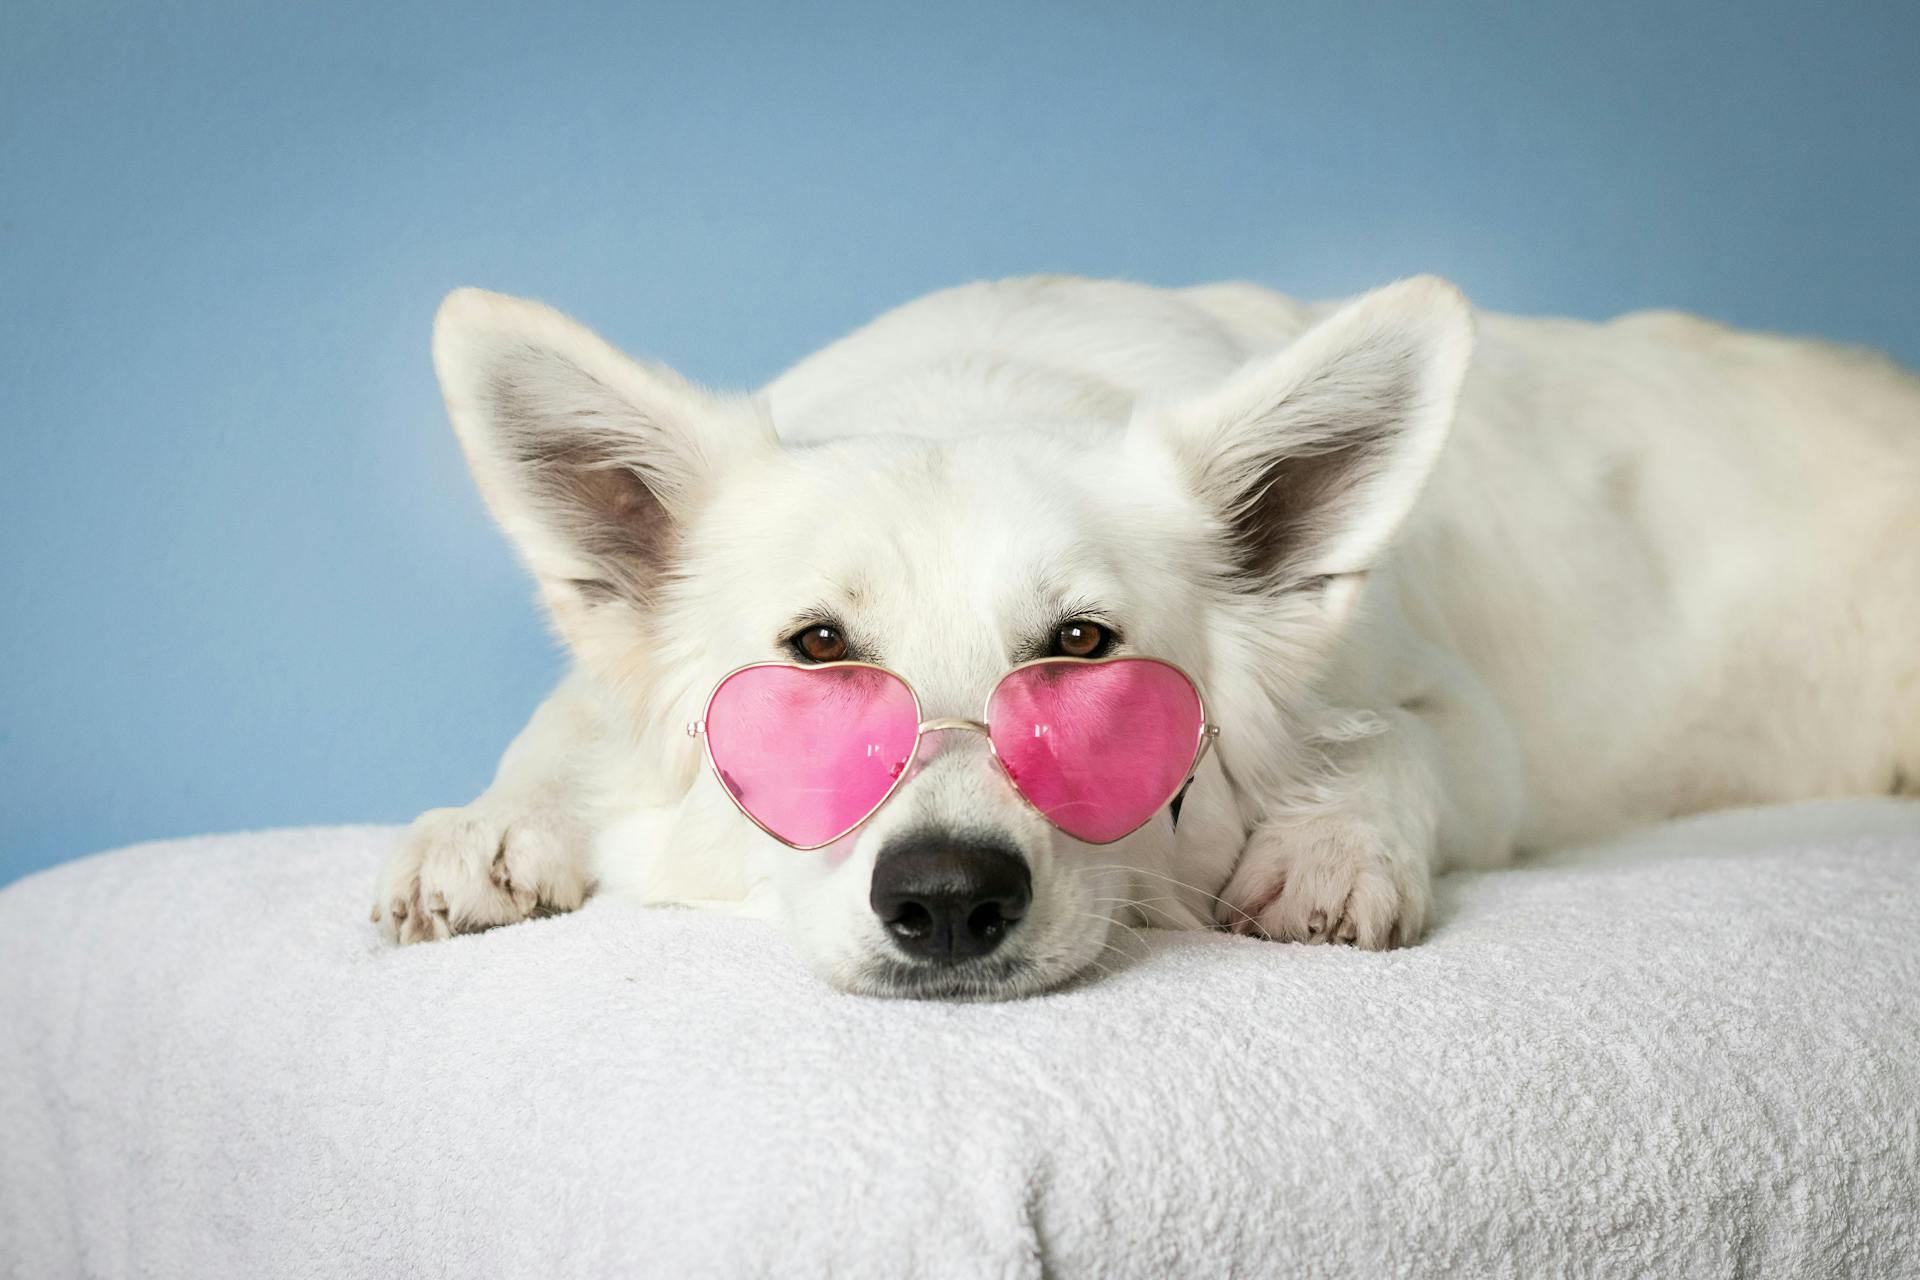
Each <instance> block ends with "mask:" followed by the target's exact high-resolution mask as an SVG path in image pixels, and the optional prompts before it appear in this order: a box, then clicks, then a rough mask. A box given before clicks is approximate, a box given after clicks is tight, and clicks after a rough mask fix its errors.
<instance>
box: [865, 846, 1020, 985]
mask: <svg viewBox="0 0 1920 1280" xmlns="http://www.w3.org/2000/svg"><path fill="white" fill-rule="evenodd" d="M1032 900H1033V878H1032V877H1031V876H1030V875H1028V874H1027V864H1026V861H1025V860H1024V859H1023V858H1021V856H1020V855H1019V853H1018V852H1016V851H1015V850H1014V849H1012V848H1009V847H1008V846H1006V845H1003V844H995V843H993V842H992V841H988V840H975V839H967V838H965V837H962V836H953V835H946V834H942V833H937V832H923V833H919V834H916V835H911V836H905V837H903V838H901V839H899V840H895V841H894V842H892V843H891V844H889V845H887V846H886V847H885V848H883V849H882V850H880V857H879V860H878V861H877V862H876V863H875V864H874V868H873V891H872V892H871V893H870V894H869V895H868V898H867V901H868V902H870V903H872V904H873V913H874V914H875V915H877V916H879V917H880V923H881V924H883V925H885V926H886V929H887V932H888V933H889V934H892V935H893V940H894V941H895V942H896V943H898V944H899V946H900V949H901V950H903V951H905V952H906V953H907V954H909V955H913V956H918V957H920V958H921V959H923V960H932V961H935V962H936V963H939V964H954V963H957V962H958V961H961V960H971V959H972V958H974V957H975V956H984V955H986V954H987V953H988V952H989V951H991V950H993V949H994V948H995V947H997V946H999V945H1000V943H1001V940H1002V939H1004V938H1005V937H1006V936H1007V935H1008V934H1009V933H1012V932H1013V928H1014V926H1015V925H1017V924H1019V923H1020V917H1022V916H1024V915H1026V914H1027V904H1028V903H1030V902H1031V901H1032Z"/></svg>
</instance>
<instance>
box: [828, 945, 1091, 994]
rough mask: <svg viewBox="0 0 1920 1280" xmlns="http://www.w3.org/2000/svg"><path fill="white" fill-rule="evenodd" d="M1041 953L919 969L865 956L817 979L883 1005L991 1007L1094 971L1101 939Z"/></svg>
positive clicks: (893, 958) (882, 957) (890, 958)
mask: <svg viewBox="0 0 1920 1280" xmlns="http://www.w3.org/2000/svg"><path fill="white" fill-rule="evenodd" d="M1077 941H1079V942H1080V943H1081V945H1078V946H1072V947H1068V948H1062V949H1059V950H1054V949H1049V950H1048V951H1047V952H1046V953H1045V954H1038V955H1036V954H1029V953H1025V952H1022V953H1016V954H1012V955H1005V956H997V955H996V956H986V957H983V958H981V959H979V960H969V961H967V962H965V963H963V964H957V965H930V964H919V963H914V962H912V961H908V960H903V959H900V958H898V957H896V956H890V955H868V956H864V957H862V958H861V959H859V960H857V961H854V962H852V963H850V964H847V965H845V966H840V967H836V968H835V969H834V970H833V971H823V972H822V974H821V976H822V977H824V978H826V980H827V981H828V982H830V983H832V984H833V985H834V986H836V987H839V988H840V989H841V990H843V991H846V992H849V993H851V994H854V995H862V996H878V997H880V998H882V999H888V1000H953V1001H975V1002H991V1001H998V1000H1019V999H1023V998H1025V997H1027V996H1036V995H1041V994H1043V993H1045V992H1048V991H1053V990H1055V989H1057V988H1060V987H1064V986H1066V985H1068V984H1069V983H1072V982H1076V981H1079V980H1081V979H1083V978H1085V977H1087V976H1088V975H1089V974H1092V973H1096V972H1097V966H1096V965H1095V960H1096V958H1097V957H1098V956H1099V954H1100V952H1101V951H1102V950H1103V949H1105V948H1106V945H1107V944H1106V939H1105V938H1104V937H1095V936H1091V935H1090V936H1088V937H1087V938H1085V939H1081V940H1077Z"/></svg>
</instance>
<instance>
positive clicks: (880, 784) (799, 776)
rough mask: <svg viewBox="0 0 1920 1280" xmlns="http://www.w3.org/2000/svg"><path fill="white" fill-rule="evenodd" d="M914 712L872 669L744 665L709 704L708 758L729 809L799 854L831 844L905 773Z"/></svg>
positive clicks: (894, 682)
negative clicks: (729, 802)
mask: <svg viewBox="0 0 1920 1280" xmlns="http://www.w3.org/2000/svg"><path fill="white" fill-rule="evenodd" d="M919 731H920V708H919V705H918V703H917V702H916V701H915V699H914V696H913V690H911V689H909V688H908V687H907V685H906V682H905V681H903V680H901V679H900V677H898V676H896V675H894V674H892V673H891V672H887V671H881V670H879V669H877V668H874V667H820V668H811V669H810V668H806V667H784V666H764V667H747V668H746V669H744V670H741V671H736V672H734V673H733V674H732V675H730V676H728V677H727V678H726V679H725V680H722V681H721V682H720V686H719V687H718V688H717V689H715V690H714V691H713V697H712V698H711V699H710V700H709V701H708V703H707V718H706V736H707V750H708V751H709V752H710V753H711V754H712V757H713V766H714V770H715V772H717V773H718V774H719V775H720V783H721V785H722V786H724V787H726V789H727V790H728V791H729V792H730V793H731V794H732V796H733V798H734V801H735V803H737V804H738V805H739V806H740V808H741V809H742V810H743V811H744V812H745V813H746V814H747V816H749V817H751V818H752V819H753V820H754V821H755V822H757V823H759V824H760V825H761V826H762V827H765V828H766V829H767V830H768V831H769V832H771V833H773V835H775V836H776V837H778V838H779V839H781V840H784V841H786V842H787V843H788V844H791V845H795V846H797V847H799V848H802V849H814V848H818V847H820V846H821V845H825V844H831V843H832V842H833V841H835V840H837V839H839V838H840V837H841V836H843V835H845V834H846V833H847V832H849V831H851V830H853V829H854V828H855V827H857V826H859V825H860V823H861V822H863V821H865V819H866V817H867V815H868V814H871V813H872V812H873V811H874V810H875V809H877V808H879V807H880V802H881V801H883V800H885V799H886V798H887V794H888V793H889V792H891V791H892V790H893V787H894V784H895V783H896V782H898V781H899V779H900V776H901V775H902V774H903V773H905V772H906V767H907V761H908V760H909V759H910V758H911V757H912V755H913V744H914V739H915V738H916V737H917V736H918V735H919Z"/></svg>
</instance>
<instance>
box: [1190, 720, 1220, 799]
mask: <svg viewBox="0 0 1920 1280" xmlns="http://www.w3.org/2000/svg"><path fill="white" fill-rule="evenodd" d="M1219 736H1220V726H1219V725H1217V724H1210V725H1208V726H1207V733H1206V736H1205V737H1204V738H1201V739H1200V750H1199V753H1198V754H1196V755H1195V756H1194V757H1193V768H1192V769H1190V770H1189V771H1188V772H1187V780H1186V781H1185V782H1183V783H1181V784H1180V789H1181V790H1183V791H1184V790H1186V789H1187V787H1189V786H1191V785H1192V784H1193V780H1194V779H1195V778H1197V777H1199V776H1200V766H1201V765H1203V764H1205V763H1206V762H1207V753H1208V752H1209V751H1212V750H1213V740H1214V739H1215V738H1217V737H1219Z"/></svg>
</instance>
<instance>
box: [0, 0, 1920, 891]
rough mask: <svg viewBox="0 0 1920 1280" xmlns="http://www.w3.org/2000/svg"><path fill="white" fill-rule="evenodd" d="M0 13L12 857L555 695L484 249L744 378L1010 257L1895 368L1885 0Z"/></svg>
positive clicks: (226, 802) (243, 813)
mask: <svg viewBox="0 0 1920 1280" xmlns="http://www.w3.org/2000/svg"><path fill="white" fill-rule="evenodd" d="M800 9H801V6H797V5H784V4H783V5H765V6H740V7H726V6H719V5H699V6H694V5H687V6H676V7H673V8H667V7H658V8H649V7H648V6H644V5H623V6H614V5H606V6H602V7H597V8H595V7H589V8H583V9H579V10H576V11H574V12H572V13H570V14H564V13H562V12H560V11H559V10H558V9H555V8H553V7H551V6H547V5H535V4H523V5H517V6H506V7H502V6H499V5H496V4H490V3H485V2H480V3H475V2H472V0H465V2H463V3H459V4H454V3H411V2H408V0H379V2H378V3H328V4H325V5H305V6H302V5H291V4H288V5H260V4H253V3H235V4H226V5H221V4H204V3H174V4H165V5H156V4H146V3H141V4H101V3H95V2H93V0H8V2H7V3H6V4H5V5H3V6H0V432H4V446H5V447H4V450H3V451H0V881H3V880H5V879H9V878H12V877H14V876H17V875H20V874H22V873H24V872H26V871H28V870H31V869H33V868H36V867H39V866H42V865H45V864H47V863H50V862H54V861H57V860H60V859H62V858H66V857H70V856H75V855H78V854H82V853H86V852H89V851H92V850H95V849H99V848H104V847H107V846H111V845H113V844H116V843H121V842H125V841H130V840H134V839H138V838H143V837H149V836H164V835H173V834H181V833H187V832H194V831H202V830H210V829H218V828H234V827H247V826H262V825H270V824H281V823H304V822H326V821H338V820H369V819H382V820H396V821H398V820H404V819H406V818H408V817H410V816H411V815H412V814H413V812H414V811H416V810H418V809H420V808H422V807H424V806H428V805H433V804H441V803H449V802H459V801H462V800H464V799H466V798H468V797H470V796H471V795H472V794H474V793H475V792H476V791H477V790H478V789H479V788H480V787H481V786H482V785H483V784H484V783H485V781H486V779H487V777H488V776H489V774H490V771H491V768H492V764H493V761H494V759H495V757H496V756H497V754H498V753H499V751H500V749H501V747H503V746H504V745H505V743H506V742H507V740H508V738H509V736H510V735H511V734H512V733H513V731H514V730H515V729H516V728H517V727H518V726H519V724H520V722H521V720H522V719H523V718H524V716H525V715H526V713H527V712H528V711H529V710H530V709H531V708H532V706H533V705H534V704H535V702H536V701H537V700H538V699H539V698H540V696H541V695H542V693H543V691H544V690H545V689H546V688H547V686H548V685H549V684H550V682H551V681H552V680H553V679H554V678H555V676H556V674H557V672H558V671H559V669H560V666H561V660H560V657H559V655H558V654H557V653H556V652H555V651H554V648H553V647H552V645H551V644H550V643H549V642H548V640H547V638H546V636H545V633H544V632H543V630H542V625H541V622H540V620H539V619H538V617H537V616H536V613H535V611H534V609H533V607H532V604H531V591H530V589H529V587H528V586H527V584H526V583H525V581H524V580H523V578H522V576H521V574H520V572H519V570H518V569H517V568H516V566H515V565H514V564H513V562H512V560H511V559H510V557H509V555H508V552H507V550H506V548H505V547H504V546H503V544H502V543H501V541H500V540H499V538H498V537H497V536H496V535H495V534H494V532H493V531H492V529H491V528H490V526H489V525H488V523H487V520H486V518H485V515H484V512H483V511H482V509H481V507H480V504H479V502H478V500H477V499H476V497H475V495H474V494H473V492H472V490H471V488H470V487H469V485H468V482H467V479H466V476H465V474H464V471H463V469H462V466H461V463H460V461H459V458H458V455H457V452H456V450H455V447H454V443H453V439H452V437H451V434H450V432H449V431H448V429H447V427H446V425H445V422H444V419H443V418H442V415H441V410H440V407H439V404H438V400H437V393H436V391H435V388H434V385H433V379H432V374H431V370H430V369H429V366H428V361H427V343H426V340H427V325H428V319H429V317H430V316H431V314H432V311H433V307H434V305H435V303H436V302H437V300H438V299H439V297H440V295H441V294H442V293H443V292H444V291H445V290H447V289H448V288H450V287H452V286H454V285H458V284H463V283H479V284H485V285H488V286H490V287H492V288H496V289H504V290H508V291H515V292H522V293H528V294H534V295H538V296H540V297H543V298H546V299H548V300H549V301H552V302H554V303H556V304H558V305H560V306H562V307H564V308H565V309H568V310H570V311H573V312H574V313H576V314H578V315H580V316H581V317H583V318H584V319H586V320H587V321H588V322H590V323H592V324H594V325H596V326H597V327H599V328H601V329H602V330H603V331H604V332H606V333H607V334H608V335H609V336H610V337H612V338H613V339H614V340H615V341H617V342H619V343H621V344H623V345H625V346H627V347H629V348H630V349H633V350H637V351H641V352H645V353H647V354H649V355H652V356H656V357H659V358H663V359H665V360H668V361H670V362H672V363H675V364H677V365H679V366H681V367H682V368H684V369H685V370H686V371H687V372H689V373H690V374H692V375H694V376H696V377H699V378H701V379H704V380H707V381H710V382H715V383H720V384H733V385H746V384H752V383H755V382H757V381H759V380H761V379H764V378H765V377H767V376H768V375H770V374H772V373H773V372H775V371H776V370H778V369H779V368H780V367H781V366H782V365H783V364H785V363H786V362H788V361H789V360H791V359H793V358H794V357H796V356H798V355H800V354H802V353H803V352H805V351H806V350H807V349H808V348H810V347H812V346H813V345H815V344H817V343H820V342H822V341H824V340H826V339H828V338H830V337H833V336H835V335H836V334H838V333H839V332H841V331H842V330H844V329H846V328H848V327H849V326H851V325H853V324H855V323H857V322H858V321H860V320H862V319H863V318H865V317H867V316H868V315H870V314H871V313H873V312H875V311H877V310H879V309H881V308H884V307H886V306H888V305H889V304H892V303H894V302H897V301H899V300H901V299H904V298H906V297H909V296H911V295H913V294H916V293H919V292H922V291H924V290H927V289H930V288H933V287H936V286H939V285H944V284H949V283H954V282H957V281H960V280H964V279H968V278H971V277H976V276H982V275H994V274H1004V273H1012V272H1026V271H1034V270H1050V271H1073V272H1083V273H1089V274H1102V275H1121V276H1131V277H1136V278H1140V279H1145V280H1150V281H1156V282H1163V283H1182V282H1191V281H1196V280H1203V279H1210V278H1217V277H1235V276H1244V277H1250V278H1253V279H1258V280H1263V281H1267V282H1271V283H1273V284H1276V285H1279V286H1281V287H1283V288H1286V289H1288V290H1290V291H1293V292H1297V293H1302V294H1308V295H1318V294H1328V293H1336V292H1343V291H1350V290H1355V289H1358V288H1361V287H1364V286H1367V285H1370V284H1374V283H1378V282H1381V281H1383V280H1386V279H1388V278H1390V277H1393V276H1396V275H1401V274H1404V273H1407V272H1412V271H1416V270H1433V271H1439V272H1443V273H1445V274H1447V275H1450V276H1452V277H1453V278H1454V279H1456V280H1458V281H1460V282H1461V283H1462V284H1463V285H1464V286H1465V287H1466V288H1467V290H1468V291H1469V292H1470V293H1471V294H1472V295H1473V297H1474V298H1475V299H1476V300H1477V301H1478V302H1480V303H1481V304H1483V305H1486V306H1492V307H1499V308H1506V309H1514V310H1528V311H1549V312H1563V313H1571V314H1576V315H1583V316H1596V317H1597V316H1604V315H1606V314H1608V313H1611V312H1615V311H1620V310H1623V309H1628V308H1633V307H1639V306H1647V305H1662V306H1668V305H1671V306H1681V307H1687V308H1693V309H1697V310H1702V311H1706V312H1710V313H1713V314H1715V315H1718V316H1720V317H1723V318H1726V319H1730V320H1733V321H1737V322H1741V323H1745V324H1751V325H1764V326H1772V327H1778V328H1785V329H1793V330H1804V331H1812V332H1818V333H1823V334H1828V335H1832V336H1836V337H1842V338H1848V339H1857V340H1863V341H1867V342H1871V343H1876V344H1879V345H1881V346H1884V347H1887V348H1890V349H1891V350H1892V351H1894V352H1895V353H1896V354H1898V355H1900V356H1902V357H1903V358H1905V359H1906V360H1908V361H1909V362H1916V361H1920V304H1917V303H1916V301H1915V297H1916V286H1917V285H1920V269H1917V268H1920V163H1917V162H1916V157H1917V156H1920V17H1916V16H1915V15H1916V13H1917V12H1920V11H1917V10H1916V9H1915V7H1914V6H1913V5H1911V4H1910V3H1899V2H1896V0H1888V2H1887V3H1879V4H1855V5H1809V4H1804V3H1796V4H1790V5H1789V4H1752V5H1718V4H1715V5H1692V6H1688V5H1674V4H1671V3H1666V2H1658V0H1655V2H1649V0H1629V2H1627V3H1616V4H1605V5H1592V4H1583V5H1573V4H1539V3H1515V4H1510V5H1447V4H1431V3H1425V4H1423V3H1410V4H1404V5H1380V6H1369V5H1363V4H1354V3H1350V2H1342V0H1332V2H1329V3H1308V4H1270V5H1248V6H1232V5H1209V4H1183V5H1167V6H1154V7H1148V6H1137V5H1124V4H1116V3H1111V2H1109V3H1102V4H1084V5H1068V4H1047V5H1039V4H1030V3H998V2H997V0H986V2H981V0H974V2H973V3H969V4H966V5H950V6H937V7H936V6H896V5H873V6H844V5H843V6H830V7H811V9H812V11H811V12H809V13H807V14H804V15H803V14H801V13H800V12H799V10H800Z"/></svg>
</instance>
